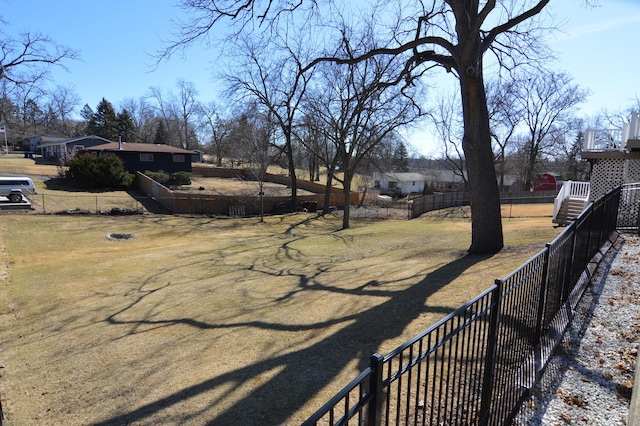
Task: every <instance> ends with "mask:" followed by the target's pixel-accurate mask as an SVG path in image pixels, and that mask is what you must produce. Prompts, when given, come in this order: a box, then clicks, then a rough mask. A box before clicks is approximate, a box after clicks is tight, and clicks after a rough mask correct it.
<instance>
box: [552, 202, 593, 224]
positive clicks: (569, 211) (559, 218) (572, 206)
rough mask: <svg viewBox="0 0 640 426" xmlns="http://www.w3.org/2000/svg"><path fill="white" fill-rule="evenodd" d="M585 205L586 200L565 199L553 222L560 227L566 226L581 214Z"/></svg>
mask: <svg viewBox="0 0 640 426" xmlns="http://www.w3.org/2000/svg"><path fill="white" fill-rule="evenodd" d="M586 205H587V200H586V199H584V198H571V197H569V198H565V199H564V200H563V201H562V205H561V206H560V210H558V214H557V215H556V217H555V218H554V219H553V222H554V223H557V224H558V225H562V226H564V225H568V224H569V223H571V221H572V220H573V219H575V218H576V217H578V216H579V215H580V213H582V211H583V210H584V208H585V207H586Z"/></svg>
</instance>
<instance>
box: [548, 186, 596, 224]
mask: <svg viewBox="0 0 640 426" xmlns="http://www.w3.org/2000/svg"><path fill="white" fill-rule="evenodd" d="M590 194H591V183H590V182H574V181H571V180H568V181H566V182H564V183H563V184H562V188H560V191H559V192H558V195H557V196H556V198H555V200H553V220H556V218H557V217H558V212H559V211H560V206H562V202H563V201H564V200H565V199H567V198H578V199H582V200H585V201H587V200H589V195H590Z"/></svg>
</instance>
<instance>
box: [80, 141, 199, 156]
mask: <svg viewBox="0 0 640 426" xmlns="http://www.w3.org/2000/svg"><path fill="white" fill-rule="evenodd" d="M84 151H100V152H122V151H124V152H153V153H167V154H196V151H192V150H189V149H183V148H177V147H175V146H170V145H162V144H152V143H134V142H121V143H120V142H109V143H105V144H102V145H96V146H90V147H86V148H84Z"/></svg>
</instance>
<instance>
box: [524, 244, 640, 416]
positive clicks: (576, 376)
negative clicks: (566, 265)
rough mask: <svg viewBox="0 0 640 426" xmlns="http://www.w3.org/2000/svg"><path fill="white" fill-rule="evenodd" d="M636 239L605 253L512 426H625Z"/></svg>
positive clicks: (637, 283) (634, 347)
mask: <svg viewBox="0 0 640 426" xmlns="http://www.w3.org/2000/svg"><path fill="white" fill-rule="evenodd" d="M639 258H640V237H638V236H637V235H632V234H623V235H621V236H620V237H619V239H618V241H617V242H616V244H615V245H614V246H613V247H612V249H611V250H609V252H608V253H607V255H606V256H605V258H604V259H603V260H602V263H601V265H600V267H599V268H598V270H597V271H596V273H595V274H594V278H593V280H592V282H591V283H590V284H589V287H588V288H587V289H586V291H585V293H584V296H583V298H582V299H581V301H580V303H579V305H578V307H577V309H576V316H575V318H574V321H573V323H572V325H571V327H570V329H569V330H568V331H567V333H566V334H565V337H564V339H563V341H562V343H561V344H560V346H559V347H558V351H557V354H556V355H555V356H554V357H553V358H552V360H551V362H550V364H549V366H548V367H547V370H546V371H545V374H544V376H543V378H542V380H541V382H540V384H539V386H538V387H537V388H536V389H535V390H534V392H533V394H532V396H531V397H530V398H529V400H528V401H527V402H525V404H524V406H523V408H522V409H521V411H520V413H519V414H518V416H517V417H516V421H515V422H514V424H516V425H554V426H555V425H569V424H571V425H602V426H608V425H625V424H627V416H628V414H629V402H630V399H631V391H632V388H633V382H634V374H635V363H636V355H637V352H638V339H640V298H639V297H638V296H639V295H640V264H639V263H638V259H639Z"/></svg>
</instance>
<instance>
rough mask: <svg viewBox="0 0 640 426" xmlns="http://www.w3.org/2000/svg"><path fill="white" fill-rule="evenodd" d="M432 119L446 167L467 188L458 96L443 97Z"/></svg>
mask: <svg viewBox="0 0 640 426" xmlns="http://www.w3.org/2000/svg"><path fill="white" fill-rule="evenodd" d="M431 119H432V120H433V124H434V127H435V131H436V134H437V136H438V139H439V140H440V143H441V147H442V156H443V159H444V165H445V167H446V168H447V170H450V171H451V172H453V174H454V175H455V176H457V177H459V178H460V179H461V180H462V182H464V185H465V187H466V186H467V169H466V161H465V158H464V152H463V149H462V139H463V131H462V129H463V125H462V116H461V111H460V100H459V98H458V96H456V94H455V93H449V94H445V95H443V96H441V97H440V100H439V101H438V102H437V106H436V107H435V109H434V111H433V112H432V113H431Z"/></svg>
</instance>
